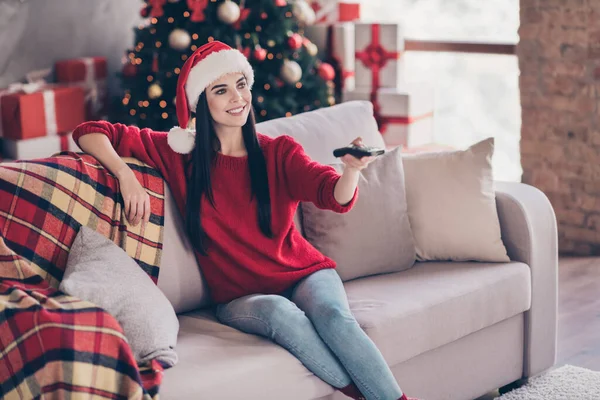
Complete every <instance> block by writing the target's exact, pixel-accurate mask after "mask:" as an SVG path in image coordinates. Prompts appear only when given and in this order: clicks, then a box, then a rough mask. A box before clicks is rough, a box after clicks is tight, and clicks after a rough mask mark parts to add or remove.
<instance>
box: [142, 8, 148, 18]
mask: <svg viewBox="0 0 600 400" xmlns="http://www.w3.org/2000/svg"><path fill="white" fill-rule="evenodd" d="M140 15H141V16H142V18H148V7H142V9H141V10H140Z"/></svg>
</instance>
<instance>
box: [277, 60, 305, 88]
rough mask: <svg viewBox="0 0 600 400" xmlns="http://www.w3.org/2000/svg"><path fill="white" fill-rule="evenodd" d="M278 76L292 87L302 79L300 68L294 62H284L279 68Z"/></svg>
mask: <svg viewBox="0 0 600 400" xmlns="http://www.w3.org/2000/svg"><path fill="white" fill-rule="evenodd" d="M280 74H281V78H283V80H284V81H286V82H287V83H289V84H290V85H292V84H294V83H296V82H298V81H299V80H300V78H302V68H301V67H300V65H298V63H297V62H296V61H291V60H285V61H284V62H283V65H282V66H281V72H280Z"/></svg>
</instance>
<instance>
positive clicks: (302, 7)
mask: <svg viewBox="0 0 600 400" xmlns="http://www.w3.org/2000/svg"><path fill="white" fill-rule="evenodd" d="M292 12H293V13H294V15H295V16H296V18H297V19H298V21H299V22H301V23H303V24H305V25H312V24H314V23H315V21H316V19H317V16H316V15H315V11H314V10H313V8H312V7H311V6H310V5H309V4H308V3H307V2H306V1H304V0H298V1H296V2H295V3H294V5H293V6H292Z"/></svg>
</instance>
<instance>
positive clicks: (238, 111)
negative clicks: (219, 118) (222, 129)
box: [227, 105, 246, 117]
mask: <svg viewBox="0 0 600 400" xmlns="http://www.w3.org/2000/svg"><path fill="white" fill-rule="evenodd" d="M245 108H246V105H244V106H242V107H238V108H233V109H231V110H227V113H228V114H231V115H233V116H235V117H237V116H240V115H242V114H243V113H244V109H245Z"/></svg>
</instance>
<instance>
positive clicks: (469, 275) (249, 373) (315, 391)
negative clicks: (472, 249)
mask: <svg viewBox="0 0 600 400" xmlns="http://www.w3.org/2000/svg"><path fill="white" fill-rule="evenodd" d="M344 286H345V287H346V291H347V293H348V298H349V300H350V307H351V309H352V312H353V313H354V315H355V316H356V318H357V320H358V321H359V323H360V325H361V326H362V327H363V329H365V331H366V332H367V334H368V335H369V336H370V337H371V338H372V339H373V340H374V342H375V344H376V345H377V346H378V348H379V349H380V350H381V351H382V353H383V356H384V357H385V359H386V361H387V362H388V363H389V364H390V365H392V366H393V365H396V364H398V363H400V362H403V361H405V360H408V359H410V358H412V357H414V356H416V355H418V354H420V353H424V352H426V351H429V350H432V349H435V348H437V347H440V346H443V345H444V344H447V343H450V342H453V341H455V340H457V339H459V338H461V337H464V336H466V335H469V334H471V333H473V332H476V331H478V330H480V329H483V328H485V327H488V326H490V325H492V324H496V323H498V322H500V321H503V320H506V319H507V318H510V317H512V316H515V315H517V314H519V313H521V312H523V311H525V310H527V309H529V305H530V298H531V292H530V287H531V280H530V274H529V267H528V266H527V265H525V264H522V263H508V264H496V263H456V262H455V263H443V262H427V263H417V264H416V265H415V266H414V267H413V268H411V269H409V270H407V271H402V272H395V273H392V274H387V275H378V276H372V277H367V278H361V279H357V280H354V281H350V282H346V283H345V284H344ZM415 294H418V295H415ZM179 324H180V329H179V337H178V340H177V352H178V353H179V363H178V364H177V365H176V366H175V367H174V368H171V369H168V370H166V371H165V375H164V379H163V385H162V386H161V397H164V398H166V399H171V398H210V399H237V398H249V399H259V398H265V396H264V394H265V388H269V396H268V398H273V399H298V400H305V399H313V398H319V397H323V396H326V395H328V394H330V393H332V392H333V389H332V388H331V387H330V386H329V385H327V384H326V383H324V382H323V381H321V380H320V379H318V378H317V377H316V376H315V375H313V374H312V373H311V372H309V371H308V370H307V369H306V368H305V367H304V366H303V365H302V364H301V363H300V362H299V361H298V360H297V359H296V358H295V357H294V356H293V355H292V354H291V353H289V352H287V351H286V350H284V349H283V348H282V347H280V346H278V345H276V344H274V343H272V342H270V341H269V340H267V339H264V338H261V337H259V336H256V335H249V334H245V333H242V332H241V331H238V330H236V329H234V328H230V327H228V326H225V325H222V324H220V323H219V322H218V321H217V320H216V319H215V317H214V315H213V314H212V312H210V311H209V310H205V311H195V312H192V313H189V314H183V315H180V316H179ZM198 377H202V379H198ZM232 382H234V383H235V384H231V383H232Z"/></svg>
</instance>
